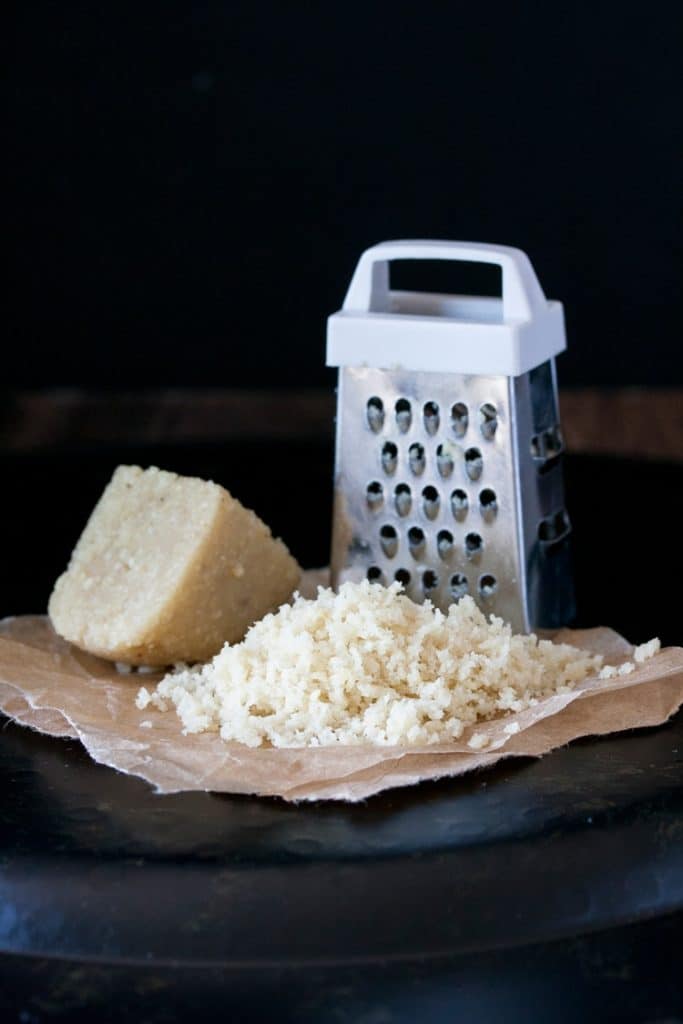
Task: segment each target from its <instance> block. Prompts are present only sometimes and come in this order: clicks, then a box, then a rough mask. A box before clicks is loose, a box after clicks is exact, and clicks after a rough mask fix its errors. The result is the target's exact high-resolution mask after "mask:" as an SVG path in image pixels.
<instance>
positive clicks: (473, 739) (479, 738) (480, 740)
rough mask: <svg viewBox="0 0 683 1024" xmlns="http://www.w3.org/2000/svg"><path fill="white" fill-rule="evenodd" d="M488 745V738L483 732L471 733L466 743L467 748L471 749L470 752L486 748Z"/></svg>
mask: <svg viewBox="0 0 683 1024" xmlns="http://www.w3.org/2000/svg"><path fill="white" fill-rule="evenodd" d="M488 744H489V738H488V736H487V735H486V733H484V732H475V733H473V734H472V736H470V738H469V740H468V741H467V746H468V747H471V748H472V750H481V749H482V748H483V747H487V746H488Z"/></svg>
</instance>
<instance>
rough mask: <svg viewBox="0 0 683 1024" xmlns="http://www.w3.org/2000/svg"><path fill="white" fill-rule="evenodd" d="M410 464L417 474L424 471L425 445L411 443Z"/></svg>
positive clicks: (409, 451)
mask: <svg viewBox="0 0 683 1024" xmlns="http://www.w3.org/2000/svg"><path fill="white" fill-rule="evenodd" d="M408 465H409V466H410V468H411V470H412V471H413V473H414V474H415V475H416V476H419V475H420V474H421V473H424V468H425V450H424V446H423V445H421V444H418V443H417V441H416V442H415V444H411V446H410V448H409V449H408Z"/></svg>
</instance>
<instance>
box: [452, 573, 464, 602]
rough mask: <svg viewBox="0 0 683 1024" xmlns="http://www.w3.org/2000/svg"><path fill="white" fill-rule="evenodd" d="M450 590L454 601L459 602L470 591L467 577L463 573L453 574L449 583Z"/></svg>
mask: <svg viewBox="0 0 683 1024" xmlns="http://www.w3.org/2000/svg"><path fill="white" fill-rule="evenodd" d="M448 589H449V591H450V594H451V597H452V598H453V600H454V601H459V600H460V598H461V597H464V596H465V594H466V593H467V591H468V590H469V584H468V582H467V576H463V574H462V573H461V572H456V573H453V575H452V576H451V578H450V580H449V583H448Z"/></svg>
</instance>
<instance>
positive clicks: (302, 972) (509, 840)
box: [0, 439, 683, 1024]
mask: <svg viewBox="0 0 683 1024" xmlns="http://www.w3.org/2000/svg"><path fill="white" fill-rule="evenodd" d="M263 454H264V453H263V450H262V449H261V450H259V449H258V446H242V445H240V446H239V450H238V449H235V448H230V446H221V447H220V448H219V447H218V446H216V447H215V448H211V447H210V446H208V447H207V446H202V448H201V450H199V449H198V450H195V449H186V450H180V449H173V450H168V449H167V450H165V451H164V450H162V449H156V450H154V451H151V450H149V449H146V450H138V451H134V450H130V449H129V450H127V451H126V452H121V451H110V452H100V453H95V452H85V451H80V452H79V451H77V450H74V451H73V452H71V453H66V454H64V455H63V456H62V457H61V458H59V459H58V458H56V457H53V458H52V459H47V458H43V457H35V458H23V459H18V458H16V459H15V458H9V457H6V458H5V459H4V466H5V468H6V470H7V471H8V473H7V477H6V478H7V479H9V480H11V481H13V482H14V483H15V484H16V485H17V486H16V487H15V488H14V493H15V495H16V501H15V504H14V506H13V507H11V508H9V509H5V510H3V518H4V524H3V525H4V528H5V530H6V531H7V530H9V533H8V534H7V532H6V535H7V536H8V545H7V547H8V570H9V573H10V574H12V572H13V570H17V569H20V568H21V566H22V564H23V562H22V557H23V551H24V544H23V541H24V540H25V539H26V538H27V537H28V536H30V535H31V534H32V531H33V530H34V528H35V526H36V524H37V522H38V519H39V517H40V515H41V514H42V510H41V508H40V505H36V504H35V502H34V498H36V497H37V496H38V495H39V494H40V493H46V492H45V491H44V490H42V491H41V489H42V488H49V484H51V483H52V482H54V481H56V480H57V479H61V487H60V489H59V490H58V492H57V493H58V494H59V495H60V502H59V503H57V502H56V501H55V499H54V498H53V503H54V504H53V508H54V511H56V512H58V521H57V524H56V525H55V528H54V531H53V530H51V531H50V532H49V534H46V535H45V536H44V537H43V538H42V540H41V544H42V545H43V546H44V551H42V550H41V551H40V552H39V554H40V555H41V557H42V556H43V555H44V556H45V557H46V558H48V559H49V567H50V568H49V575H50V579H49V581H48V580H43V579H42V577H41V576H40V575H33V576H32V577H31V578H30V579H28V580H27V579H25V578H24V579H23V580H19V581H18V582H19V584H20V592H21V593H23V597H22V600H23V601H24V602H25V605H24V606H23V607H19V608H17V607H16V606H15V607H10V606H7V605H6V608H7V610H8V611H10V610H11V611H28V610H33V611H39V610H40V608H41V605H42V604H43V603H44V600H45V596H44V595H45V594H46V592H47V590H48V589H49V585H50V583H51V582H52V578H51V577H52V576H53V575H54V574H56V572H57V571H58V570H59V569H61V568H62V565H63V562H64V560H65V557H66V554H67V553H68V550H69V547H70V544H71V543H72V541H73V540H74V539H75V537H76V535H77V534H78V532H79V530H80V528H81V525H82V519H83V517H84V516H85V515H87V512H88V511H89V509H90V507H91V505H92V501H93V499H94V498H95V497H96V496H97V494H98V493H99V491H100V489H101V486H102V484H103V482H104V481H105V480H106V478H107V477H108V475H109V472H110V469H111V466H112V465H113V464H114V463H115V462H116V461H119V460H120V459H121V458H122V457H123V458H126V459H127V460H129V461H131V460H133V459H139V460H140V461H143V462H149V461H157V462H160V463H161V464H162V465H164V466H168V467H169V468H175V469H180V470H190V469H192V471H193V472H197V473H200V474H204V475H209V476H214V477H215V478H217V479H220V480H222V481H223V482H225V483H227V484H228V485H229V486H232V487H233V489H234V490H235V492H236V493H238V494H239V495H240V497H242V498H243V499H244V500H245V501H247V502H248V503H252V504H253V505H254V506H255V507H256V508H257V509H259V510H260V511H261V512H262V513H263V514H264V515H265V516H266V517H267V518H268V519H269V520H270V521H271V522H273V523H274V525H276V527H277V529H281V530H282V532H283V534H284V536H285V538H286V539H288V540H290V541H291V543H292V546H293V548H294V549H295V551H296V553H297V554H299V555H300V557H302V558H303V559H304V560H306V561H324V554H325V551H324V547H325V541H326V536H327V511H328V507H327V506H326V502H327V501H328V499H329V473H328V468H329V462H328V454H329V452H328V443H327V441H326V440H324V439H323V440H321V442H320V443H319V444H318V445H316V444H311V445H303V444H302V445H301V446H300V447H299V448H297V447H296V446H295V447H294V448H290V449H289V450H288V458H289V459H291V460H292V461H290V462H288V464H287V466H288V471H291V472H292V473H293V476H292V478H291V482H290V485H289V486H288V487H287V486H285V484H286V479H287V477H286V467H285V465H284V458H282V457H280V453H279V450H278V449H277V446H275V448H274V449H273V448H272V447H271V448H269V452H268V454H269V457H270V465H271V467H272V472H271V473H270V474H269V475H268V477H267V478H265V479H264V482H261V481H260V480H259V478H258V477H257V476H256V475H255V474H254V464H255V461H256V464H259V461H260V459H261V458H262V456H263ZM292 467H293V469H292ZM0 468H2V467H0ZM567 468H568V473H567V478H568V493H569V494H570V496H571V500H570V508H571V511H572V516H573V520H574V523H575V528H576V542H577V554H578V557H577V578H578V587H577V590H578V596H579V606H580V611H581V616H582V618H583V619H584V620H585V621H587V622H588V623H591V624H593V623H595V621H596V619H597V618H603V617H604V613H605V607H606V599H605V594H604V592H603V591H602V590H601V586H600V585H598V580H604V579H609V580H610V586H611V590H610V595H611V596H610V601H609V608H610V612H609V616H608V617H609V622H610V624H612V625H617V626H618V627H619V628H621V629H622V630H624V631H625V632H626V633H627V634H629V633H630V634H631V636H632V637H633V639H635V640H639V641H640V640H644V639H647V638H648V636H649V635H651V633H652V632H656V631H659V632H661V634H662V636H663V637H664V638H666V639H668V641H669V642H673V641H675V640H676V639H679V638H680V637H679V636H677V635H676V634H677V631H678V630H679V626H678V621H677V619H678V608H677V606H676V605H675V604H672V603H670V602H667V601H666V600H664V601H662V602H661V603H660V602H659V601H657V602H656V607H649V605H655V601H654V597H652V596H651V595H655V594H657V595H658V594H660V593H664V594H666V593H667V590H668V587H667V583H668V576H669V573H670V572H671V569H670V564H671V563H670V562H669V563H668V564H667V560H666V559H653V560H650V561H649V562H647V563H645V564H646V567H643V563H640V564H639V573H638V586H639V587H640V588H641V590H640V593H641V594H642V593H643V590H644V591H645V593H646V594H647V595H649V596H648V597H647V599H641V600H640V601H638V599H637V595H636V594H634V588H633V585H632V572H633V569H632V562H631V561H630V560H629V559H628V558H624V555H623V552H624V551H625V550H632V548H633V538H634V535H635V536H637V534H636V533H635V528H636V525H637V524H638V523H639V515H638V514H637V513H636V510H635V509H631V506H630V505H629V504H628V503H626V504H625V505H624V512H623V515H622V516H621V517H620V518H619V520H618V521H617V522H615V521H612V524H611V525H612V532H611V533H608V535H607V537H606V536H605V531H604V530H602V529H596V528H595V502H596V494H598V495H606V494H610V493H613V492H614V491H615V490H616V492H617V493H619V492H620V491H623V490H624V488H632V489H633V490H634V492H636V493H642V492H643V491H644V490H645V489H647V490H651V489H654V491H655V493H656V494H657V495H658V497H659V500H660V501H661V502H662V504H663V505H664V506H665V507H666V508H667V509H668V510H669V513H670V516H671V519H670V521H671V522H675V521H677V519H676V518H675V517H676V516H678V518H680V514H679V513H680V502H681V496H680V488H679V473H678V471H677V470H676V468H675V467H672V466H664V465H660V466H656V465H649V466H645V465H639V464H636V463H632V464H629V463H618V462H610V461H609V460H590V459H574V460H571V459H570V460H569V462H568V467H567ZM59 474H63V475H61V476H59ZM305 483H308V484H309V485H311V486H313V489H314V493H316V495H317V498H318V499H319V501H320V507H321V508H323V509H324V514H321V516H320V517H310V516H306V517H304V516H303V515H302V514H301V511H300V507H299V504H298V501H295V500H294V497H295V496H296V495H297V494H298V491H299V489H300V488H301V487H303V485H304V484H305ZM47 493H49V489H48V490H47ZM308 493H310V491H309V492H308ZM598 504H599V502H598ZM311 523H313V524H314V525H313V526H311V525H310V524H311ZM316 523H317V525H315V524H316ZM311 530H312V531H313V532H311ZM629 544H630V545H631V546H630V547H629ZM38 564H39V560H38V558H37V559H36V565H38ZM46 572H47V570H46ZM3 576H4V574H3ZM13 578H14V577H13ZM21 586H23V587H24V590H23V592H22V591H21ZM5 587H6V582H3V588H5ZM43 588H44V589H43ZM3 600H4V601H5V602H9V600H11V596H10V595H9V594H8V592H7V591H6V590H3ZM634 604H635V607H634ZM3 610H4V609H3ZM643 620H644V624H643ZM629 626H631V627H632V628H631V629H630V628H629ZM682 756H683V716H681V715H679V716H677V717H676V718H675V719H674V720H672V721H671V722H670V723H668V724H667V725H665V726H663V727H660V728H657V729H651V730H642V731H638V732H635V733H631V734H628V735H619V736H614V737H605V738H602V739H595V740H582V741H578V742H576V743H573V744H571V745H570V746H569V747H568V748H565V749H563V750H560V751H556V752H554V753H553V754H551V755H548V756H547V757H545V758H543V759H542V760H541V761H533V760H531V759H521V760H519V761H515V762H510V763H505V762H503V763H502V764H500V765H498V766H496V767H495V768H493V769H491V770H488V771H482V772H477V773H474V774H471V775H469V776H467V777H465V778H463V779H459V780H452V781H449V780H444V781H441V782H438V783H430V784H425V785H422V786H420V787H418V788H410V789H404V790H399V791H394V792H389V793H387V794H383V795H380V796H379V797H376V798H372V799H371V800H369V801H367V802H366V803H365V804H363V805H360V806H351V807H350V806H344V805H336V804H320V805H302V806H290V805H287V804H285V803H283V802H281V801H278V800H255V799H250V798H243V797H242V798H241V797H229V796H217V795H210V794H179V795H176V796H170V797H157V796H155V795H154V794H153V793H152V792H151V790H150V789H149V787H148V786H147V785H146V784H145V783H143V782H142V781H140V780H137V779H132V778H128V777H125V776H122V775H119V774H117V773H115V772H113V771H111V770H109V769H107V768H104V767H102V766H98V765H95V764H94V763H92V762H91V761H90V759H89V758H88V756H87V755H86V754H85V752H84V751H83V749H82V748H81V747H80V745H79V744H77V743H75V742H72V741H62V740H52V739H49V738H47V737H43V736H39V735H36V734H33V733H31V732H29V731H27V730H24V729H21V728H20V727H17V726H14V725H12V724H8V725H6V726H5V728H4V729H3V730H2V733H0V777H1V779H2V782H1V785H2V789H1V790H0V791H1V792H2V793H3V798H2V804H1V808H2V809H1V811H0V840H1V842H2V851H1V861H0V864H1V866H2V870H1V874H0V880H1V884H2V894H1V903H0V908H1V913H0V944H1V945H2V946H3V947H4V948H5V949H12V950H14V951H15V955H14V956H6V957H5V958H4V959H2V961H1V962H0V970H2V971H4V973H5V976H6V978H7V979H8V987H7V988H6V989H5V994H4V996H3V998H4V999H5V1000H6V1001H8V1003H9V1005H10V1006H11V1008H12V1013H13V1014H14V1019H16V1020H19V1019H21V1020H32V1019H35V1020H43V1019H50V1017H51V1016H59V1015H60V1014H61V1015H62V1016H64V1015H66V1016H67V1017H68V1016H69V1015H71V1014H72V1015H73V1017H74V1019H81V1018H80V1017H79V1016H78V1015H79V1014H81V1015H83V1014H86V1013H87V1009H84V1007H86V1008H87V1007H90V1008H92V1007H99V1010H98V1012H100V1011H101V1016H102V1019H107V1020H108V1019H125V1013H126V1012H132V1011H130V1007H131V1006H136V1007H137V1010H136V1011H135V1012H137V1013H138V1014H140V1019H150V1020H164V1019H166V1020H171V1019H179V1017H180V1018H184V1017H185V1016H187V1015H189V1012H190V1007H191V1006H192V1005H193V1004H194V1000H199V999H200V998H203V1000H204V1001H205V1003H206V1006H207V1007H208V1008H209V1009H210V1010H211V1012H212V1013H214V1014H216V1015H217V1014H218V1013H219V1011H221V1010H226V1012H227V1009H226V1008H228V1009H229V1010H230V1012H231V1013H233V1014H234V1019H237V1020H240V1019H245V1020H251V1019H254V1020H257V1019H269V1016H268V1015H269V1014H270V1018H271V1019H275V1018H276V1017H280V1018H281V1019H284V1020H299V1019H300V1020H304V1021H305V1020H311V1021H314V1020H328V1019H329V1020H354V1021H356V1020H358V1021H361V1020H362V1021H366V1020H367V1021H372V1022H373V1024H374V1022H375V1020H377V1021H379V1022H384V1021H385V1020H386V1021H404V1020H406V1021H407V1020H411V1019H417V1017H416V1015H417V1014H418V1013H419V1014H420V1015H421V1019H424V1020H425V1021H430V1020H434V1021H441V1020H450V1019H453V1018H452V1017H451V1016H449V1015H450V1014H453V1013H456V1012H457V1013H459V1014H461V1015H463V1019H469V1018H470V1017H473V1019H477V1017H476V1014H477V1013H479V1014H480V1017H479V1019H483V1020H484V1019H485V1020H511V1021H512V1020H514V1021H517V1020H519V1021H528V1020H531V1021H535V1020H538V1021H543V1020H548V1019H557V1020H574V1019H579V1018H580V1017H581V1018H582V1019H586V1018H587V1017H588V1019H601V1020H620V1019H623V1020H642V1021H652V1022H653V1024H654V1022H655V1021H658V1020H661V1019H676V1014H678V1013H683V1005H682V1004H681V998H682V997H681V986H680V975H681V972H680V968H679V966H678V963H677V959H676V957H675V956H674V954H673V949H674V948H675V947H676V944H677V943H679V942H680V938H681V914H682V913H683V785H682V782H683V771H682V768H681V759H682ZM55 956H57V957H58V960H57V961H54V960H53V959H51V958H54V957H55ZM46 957H48V959H46ZM93 958H95V962H92V961H93ZM107 993H108V994H109V996H108V1001H107V1009H106V1010H105V1009H103V1000H104V999H105V995H106V994H107ZM202 993H204V995H203V997H202V995H201V994H202ZM551 1008H552V1010H551ZM21 1013H24V1014H33V1015H34V1016H33V1017H30V1016H29V1017H26V1016H24V1017H23V1018H21V1017H20V1016H19V1015H20V1014H21ZM82 1019H86V1018H85V1017H84V1016H83V1017H82Z"/></svg>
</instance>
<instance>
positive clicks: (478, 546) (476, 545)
mask: <svg viewBox="0 0 683 1024" xmlns="http://www.w3.org/2000/svg"><path fill="white" fill-rule="evenodd" d="M483 549H484V541H483V540H482V538H481V537H480V535H479V534H478V533H468V534H467V536H466V537H465V554H466V555H467V557H468V558H478V557H479V555H480V554H481V553H482V551H483Z"/></svg>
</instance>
